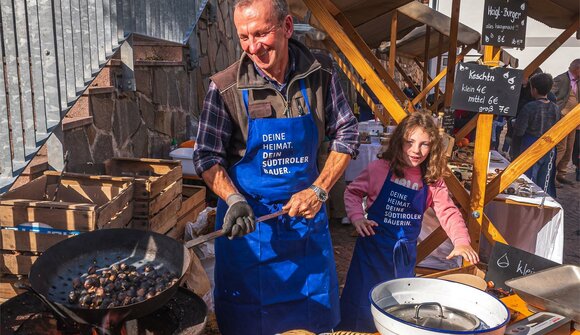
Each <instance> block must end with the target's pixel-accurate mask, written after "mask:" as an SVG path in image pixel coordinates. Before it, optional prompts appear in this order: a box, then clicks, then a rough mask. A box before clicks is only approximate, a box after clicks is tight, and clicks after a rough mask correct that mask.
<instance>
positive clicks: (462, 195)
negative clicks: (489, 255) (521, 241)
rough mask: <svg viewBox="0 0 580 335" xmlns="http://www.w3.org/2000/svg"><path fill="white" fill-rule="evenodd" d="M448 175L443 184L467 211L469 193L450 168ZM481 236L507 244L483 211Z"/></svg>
mask: <svg viewBox="0 0 580 335" xmlns="http://www.w3.org/2000/svg"><path fill="white" fill-rule="evenodd" d="M447 173H448V174H449V176H448V177H445V184H446V185H447V188H448V189H449V192H450V193H451V194H453V196H454V197H455V200H457V202H459V204H460V206H461V208H462V209H463V210H464V211H465V213H468V211H469V202H470V200H469V193H467V191H466V190H465V189H464V188H463V186H462V185H461V183H460V182H459V180H458V179H457V177H455V175H454V174H453V173H451V171H450V170H448V172H447ZM482 232H483V236H485V238H486V239H487V240H488V241H489V242H490V243H491V245H493V244H495V241H498V242H502V243H505V244H507V242H506V241H505V239H504V238H503V236H502V235H501V233H500V232H499V230H497V228H496V227H495V226H494V225H493V224H492V223H491V221H490V220H489V218H488V217H487V215H486V214H485V213H483V231H482Z"/></svg>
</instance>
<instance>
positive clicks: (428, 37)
mask: <svg viewBox="0 0 580 335" xmlns="http://www.w3.org/2000/svg"><path fill="white" fill-rule="evenodd" d="M430 45H431V27H430V26H428V25H425V52H424V54H423V59H424V60H425V62H424V63H423V83H422V84H421V87H425V86H427V78H429V73H427V72H428V69H429V66H427V64H428V63H429V46H430ZM421 106H423V108H427V93H425V94H424V95H423V102H422V103H421Z"/></svg>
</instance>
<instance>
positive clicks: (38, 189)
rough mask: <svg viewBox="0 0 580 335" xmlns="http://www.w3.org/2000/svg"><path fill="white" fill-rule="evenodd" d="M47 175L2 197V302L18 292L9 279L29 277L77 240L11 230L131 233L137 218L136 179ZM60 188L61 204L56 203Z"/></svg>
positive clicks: (0, 249) (0, 211)
mask: <svg viewBox="0 0 580 335" xmlns="http://www.w3.org/2000/svg"><path fill="white" fill-rule="evenodd" d="M59 177H60V173H59V172H54V171H47V172H45V174H44V175H43V176H42V177H39V178H37V179H35V180H33V181H31V182H30V183H28V184H26V185H23V186H21V187H18V188H16V189H14V190H11V191H9V192H7V193H5V194H4V195H2V197H0V227H3V228H4V229H0V276H1V277H2V278H3V281H2V285H3V286H2V289H0V298H9V297H6V296H3V295H4V294H7V292H12V293H11V294H14V293H15V292H13V291H14V290H10V289H9V287H8V286H7V285H8V284H7V280H8V279H6V278H7V277H6V275H27V274H28V272H29V271H30V267H31V266H32V264H33V263H34V261H35V260H36V258H38V256H39V255H40V254H41V253H42V252H43V251H45V250H46V249H48V248H50V247H51V246H52V245H54V244H56V243H58V242H60V241H62V240H64V239H67V238H70V237H72V236H73V235H56V234H44V233H36V232H32V231H18V230H12V229H10V228H14V227H17V226H18V225H20V224H22V223H27V222H39V223H43V224H47V225H49V226H50V227H52V228H53V229H57V230H72V231H78V232H83V231H92V230H95V229H101V228H121V227H126V226H127V225H128V224H129V222H130V220H131V217H132V213H133V203H132V201H131V199H132V198H133V179H132V178H120V177H110V176H89V175H82V174H73V173H66V174H64V175H63V176H62V178H61V179H60V183H59ZM57 184H58V192H57V197H56V199H55V201H51V200H52V198H53V195H54V193H55V189H56V187H57Z"/></svg>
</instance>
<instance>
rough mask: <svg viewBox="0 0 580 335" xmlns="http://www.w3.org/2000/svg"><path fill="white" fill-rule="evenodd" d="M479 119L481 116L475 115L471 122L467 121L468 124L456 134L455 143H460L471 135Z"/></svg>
mask: <svg viewBox="0 0 580 335" xmlns="http://www.w3.org/2000/svg"><path fill="white" fill-rule="evenodd" d="M478 118H479V114H475V116H474V117H472V118H471V120H469V121H467V123H466V124H465V125H464V126H463V127H462V128H461V129H459V131H458V132H457V133H456V134H455V142H459V141H460V140H461V139H463V138H464V137H466V136H467V135H468V134H469V133H471V131H472V130H473V129H475V126H476V125H477V120H478Z"/></svg>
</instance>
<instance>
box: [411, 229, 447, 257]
mask: <svg viewBox="0 0 580 335" xmlns="http://www.w3.org/2000/svg"><path fill="white" fill-rule="evenodd" d="M447 237H448V236H447V233H446V232H445V230H443V227H441V226H439V227H437V229H435V230H434V231H433V232H432V233H431V234H429V236H427V238H425V239H424V240H423V241H421V243H419V245H418V246H417V264H419V263H420V262H421V261H422V260H424V259H425V258H426V257H427V256H429V255H430V254H431V253H432V252H433V250H435V249H436V248H437V247H438V246H440V245H441V243H443V242H445V240H446V239H447Z"/></svg>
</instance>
